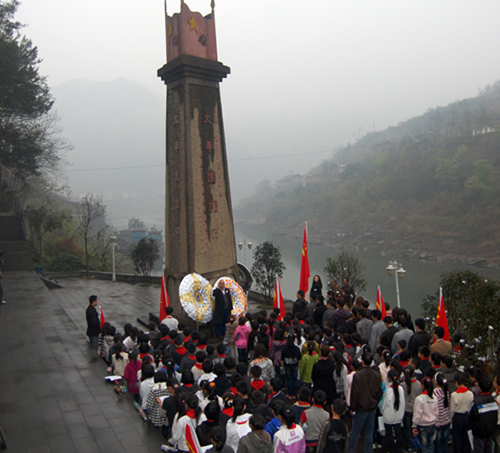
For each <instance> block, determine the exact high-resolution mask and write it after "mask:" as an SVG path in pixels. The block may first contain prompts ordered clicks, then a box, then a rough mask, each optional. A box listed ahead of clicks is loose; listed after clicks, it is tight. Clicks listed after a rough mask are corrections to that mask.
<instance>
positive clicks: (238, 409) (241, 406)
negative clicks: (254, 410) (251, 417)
mask: <svg viewBox="0 0 500 453" xmlns="http://www.w3.org/2000/svg"><path fill="white" fill-rule="evenodd" d="M245 407H246V403H245V400H244V399H243V398H241V397H239V396H237V397H236V398H235V399H234V402H233V408H234V412H233V416H232V417H231V420H232V421H233V422H236V417H238V415H241V414H243V413H244V412H245Z"/></svg>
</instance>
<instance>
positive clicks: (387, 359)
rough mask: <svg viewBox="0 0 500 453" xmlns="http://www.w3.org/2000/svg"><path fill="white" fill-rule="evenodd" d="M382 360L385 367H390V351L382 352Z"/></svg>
mask: <svg viewBox="0 0 500 453" xmlns="http://www.w3.org/2000/svg"><path fill="white" fill-rule="evenodd" d="M382 359H383V360H384V363H385V366H387V367H388V366H389V365H390V363H391V360H392V354H391V351H388V350H387V349H386V350H385V351H384V352H382Z"/></svg>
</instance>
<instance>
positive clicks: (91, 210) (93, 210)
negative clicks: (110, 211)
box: [76, 194, 106, 278]
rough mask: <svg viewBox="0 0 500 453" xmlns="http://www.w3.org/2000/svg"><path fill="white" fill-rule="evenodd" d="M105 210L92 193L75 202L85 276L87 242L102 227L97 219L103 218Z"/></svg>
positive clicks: (88, 259) (87, 255) (87, 253)
mask: <svg viewBox="0 0 500 453" xmlns="http://www.w3.org/2000/svg"><path fill="white" fill-rule="evenodd" d="M105 212H106V208H105V206H104V205H103V204H102V200H101V199H100V198H98V197H96V196H95V195H93V194H87V195H85V196H83V197H82V199H81V200H80V201H79V202H78V203H77V204H76V220H77V222H78V230H79V231H80V234H81V235H82V239H83V247H84V250H85V268H86V270H87V278H89V261H90V255H89V242H90V239H91V238H92V237H94V236H96V235H97V234H98V232H99V231H100V230H102V228H99V227H98V226H97V224H98V222H97V221H98V220H99V219H104V214H105Z"/></svg>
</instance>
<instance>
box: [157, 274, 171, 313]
mask: <svg viewBox="0 0 500 453" xmlns="http://www.w3.org/2000/svg"><path fill="white" fill-rule="evenodd" d="M169 306H170V300H169V299H168V293H167V282H166V280H165V274H163V275H162V276H161V294H160V317H159V319H160V322H162V321H163V320H164V319H165V318H166V317H167V307H169Z"/></svg>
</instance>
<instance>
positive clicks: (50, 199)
mask: <svg viewBox="0 0 500 453" xmlns="http://www.w3.org/2000/svg"><path fill="white" fill-rule="evenodd" d="M24 187H25V190H24V191H23V194H22V198H23V199H24V203H23V205H24V209H23V212H24V215H25V216H26V218H27V220H28V226H29V230H30V239H31V242H32V245H33V247H36V249H37V251H38V255H39V259H40V260H42V256H43V239H44V237H45V236H46V235H47V234H48V233H51V232H53V231H56V230H59V229H61V228H62V227H63V225H64V224H65V223H66V222H67V221H68V220H69V215H68V212H67V211H66V210H65V209H63V208H62V207H61V205H60V204H59V203H58V202H57V201H56V200H55V198H54V195H55V194H56V193H58V192H60V191H61V189H60V188H57V187H56V186H55V184H53V183H51V182H50V181H49V180H48V179H47V178H44V177H31V178H30V179H29V184H25V185H24Z"/></svg>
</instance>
